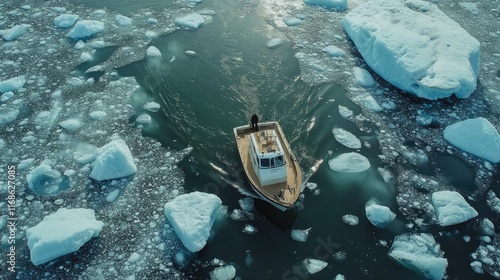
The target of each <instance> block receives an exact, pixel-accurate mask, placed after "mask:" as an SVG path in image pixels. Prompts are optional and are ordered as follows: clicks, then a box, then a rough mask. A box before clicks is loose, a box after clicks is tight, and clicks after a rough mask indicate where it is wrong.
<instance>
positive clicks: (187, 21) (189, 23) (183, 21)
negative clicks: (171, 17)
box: [175, 13, 205, 29]
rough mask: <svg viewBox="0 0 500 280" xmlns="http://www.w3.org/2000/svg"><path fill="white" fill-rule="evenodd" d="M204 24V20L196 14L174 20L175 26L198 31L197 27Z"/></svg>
mask: <svg viewBox="0 0 500 280" xmlns="http://www.w3.org/2000/svg"><path fill="white" fill-rule="evenodd" d="M204 23H205V18H204V17H203V16H201V15H200V14H197V13H192V14H189V15H185V16H183V17H180V18H177V19H175V24H177V25H180V26H183V27H187V28H191V29H198V27H200V26H201V25H202V24H204Z"/></svg>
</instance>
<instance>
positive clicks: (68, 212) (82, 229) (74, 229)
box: [26, 208, 104, 265]
mask: <svg viewBox="0 0 500 280" xmlns="http://www.w3.org/2000/svg"><path fill="white" fill-rule="evenodd" d="M103 224H104V223H103V222H101V221H97V220H96V218H95V214H94V210H92V209H83V208H78V209H66V208H60V209H59V210H57V212H56V213H54V214H51V215H48V216H46V217H44V218H43V220H42V221H41V222H40V223H38V224H37V225H36V226H34V227H31V228H29V229H28V230H26V237H27V239H28V247H29V248H30V253H31V262H32V263H33V264H34V265H39V264H43V263H46V262H48V261H51V260H53V259H55V258H57V257H60V256H63V255H66V254H68V253H71V252H75V251H77V250H78V249H80V247H82V246H83V244H85V243H86V242H87V241H89V240H90V239H91V238H92V237H97V236H99V233H100V232H101V229H102V226H103Z"/></svg>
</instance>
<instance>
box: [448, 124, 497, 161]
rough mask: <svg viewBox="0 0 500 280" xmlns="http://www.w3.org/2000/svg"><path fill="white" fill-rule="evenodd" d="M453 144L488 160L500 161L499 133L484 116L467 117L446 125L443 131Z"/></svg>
mask: <svg viewBox="0 0 500 280" xmlns="http://www.w3.org/2000/svg"><path fill="white" fill-rule="evenodd" d="M443 136H444V139H446V141H448V142H450V143H451V144H452V145H453V146H455V147H457V148H459V149H461V150H464V151H466V152H468V153H471V154H473V155H475V156H478V157H480V158H484V159H486V160H488V161H491V162H494V163H498V162H500V135H499V134H498V131H497V130H496V129H495V127H494V126H493V125H492V124H491V123H490V122H489V121H488V120H487V119H485V118H481V117H479V118H476V119H468V120H465V121H461V122H457V123H454V124H452V125H449V126H447V127H446V128H445V129H444V131H443Z"/></svg>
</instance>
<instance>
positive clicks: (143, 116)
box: [135, 113, 151, 124]
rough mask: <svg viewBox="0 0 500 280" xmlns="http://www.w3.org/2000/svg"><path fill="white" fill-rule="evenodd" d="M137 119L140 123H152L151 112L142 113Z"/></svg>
mask: <svg viewBox="0 0 500 280" xmlns="http://www.w3.org/2000/svg"><path fill="white" fill-rule="evenodd" d="M135 121H136V122H137V123H139V124H148V123H151V116H150V115H149V114H146V113H144V114H140V115H139V116H138V117H137V119H135Z"/></svg>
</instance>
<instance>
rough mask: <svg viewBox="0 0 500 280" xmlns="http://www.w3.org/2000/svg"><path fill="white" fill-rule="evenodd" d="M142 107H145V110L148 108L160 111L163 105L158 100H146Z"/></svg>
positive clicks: (151, 110)
mask: <svg viewBox="0 0 500 280" xmlns="http://www.w3.org/2000/svg"><path fill="white" fill-rule="evenodd" d="M142 108H144V110H147V111H150V112H158V110H160V108H161V106H160V104H158V103H156V102H146V103H144V105H143V106H142Z"/></svg>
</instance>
